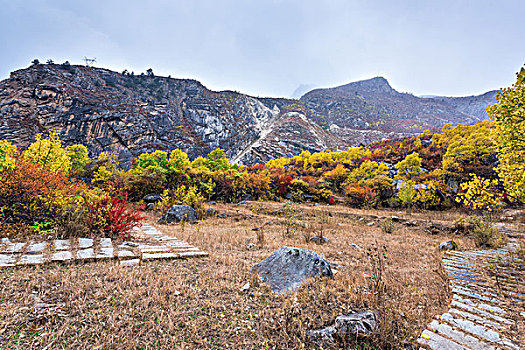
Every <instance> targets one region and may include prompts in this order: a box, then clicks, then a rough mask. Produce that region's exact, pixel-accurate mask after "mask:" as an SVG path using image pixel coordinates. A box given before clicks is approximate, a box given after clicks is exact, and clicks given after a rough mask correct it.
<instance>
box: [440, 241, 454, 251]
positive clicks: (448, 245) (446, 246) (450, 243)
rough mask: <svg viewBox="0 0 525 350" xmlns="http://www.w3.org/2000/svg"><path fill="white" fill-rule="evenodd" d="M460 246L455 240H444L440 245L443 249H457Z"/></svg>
mask: <svg viewBox="0 0 525 350" xmlns="http://www.w3.org/2000/svg"><path fill="white" fill-rule="evenodd" d="M457 248H458V245H457V244H456V242H454V241H453V240H450V241H446V242H443V243H441V244H440V245H439V249H441V250H455V249H457Z"/></svg>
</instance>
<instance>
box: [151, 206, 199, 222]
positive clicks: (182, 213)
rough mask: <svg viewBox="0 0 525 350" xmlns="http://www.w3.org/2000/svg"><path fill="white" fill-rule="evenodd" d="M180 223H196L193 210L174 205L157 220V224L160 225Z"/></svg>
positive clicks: (195, 213)
mask: <svg viewBox="0 0 525 350" xmlns="http://www.w3.org/2000/svg"><path fill="white" fill-rule="evenodd" d="M181 221H189V222H196V221H197V212H196V211H195V209H193V208H192V207H190V206H187V205H174V206H172V207H171V208H170V209H169V210H168V211H167V212H166V214H164V215H163V216H162V217H161V218H160V219H159V221H158V222H159V223H161V224H164V223H166V224H169V223H172V222H177V223H178V222H181Z"/></svg>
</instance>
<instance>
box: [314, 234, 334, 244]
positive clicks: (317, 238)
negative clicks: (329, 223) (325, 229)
mask: <svg viewBox="0 0 525 350" xmlns="http://www.w3.org/2000/svg"><path fill="white" fill-rule="evenodd" d="M310 241H312V242H314V243H317V244H324V243H328V242H330V240H329V239H328V238H326V237H324V236H313V237H312V238H310Z"/></svg>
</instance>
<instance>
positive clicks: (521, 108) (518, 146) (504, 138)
mask: <svg viewBox="0 0 525 350" xmlns="http://www.w3.org/2000/svg"><path fill="white" fill-rule="evenodd" d="M517 76H518V79H517V81H516V83H515V84H514V85H513V86H511V87H509V88H506V89H503V90H501V91H499V92H498V94H497V96H496V100H497V103H496V104H495V105H493V106H491V107H489V108H488V109H487V110H488V113H489V115H490V116H491V117H492V119H493V120H494V121H495V122H496V132H495V137H496V141H497V144H498V147H499V161H500V164H499V166H498V167H497V172H498V174H499V177H500V179H501V180H502V181H503V185H504V187H505V191H506V193H507V194H508V195H509V196H510V198H511V199H512V200H513V201H517V202H525V161H524V159H525V69H524V68H521V71H520V72H519V73H518V74H517Z"/></svg>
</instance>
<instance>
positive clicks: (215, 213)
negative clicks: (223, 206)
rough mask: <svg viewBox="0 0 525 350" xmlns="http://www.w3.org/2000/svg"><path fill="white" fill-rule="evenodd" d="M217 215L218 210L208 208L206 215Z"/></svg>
mask: <svg viewBox="0 0 525 350" xmlns="http://www.w3.org/2000/svg"><path fill="white" fill-rule="evenodd" d="M215 215H217V210H215V209H214V208H208V209H206V216H215Z"/></svg>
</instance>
